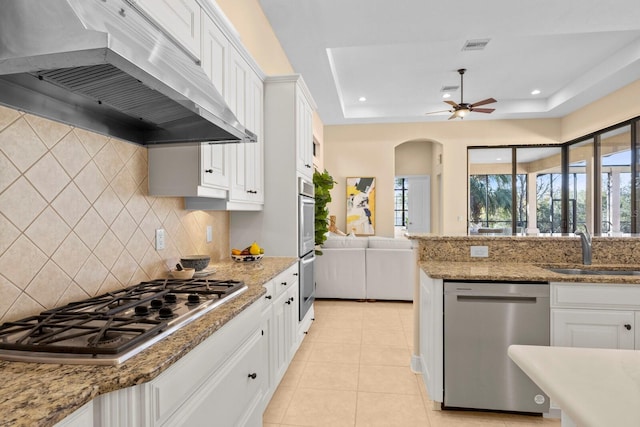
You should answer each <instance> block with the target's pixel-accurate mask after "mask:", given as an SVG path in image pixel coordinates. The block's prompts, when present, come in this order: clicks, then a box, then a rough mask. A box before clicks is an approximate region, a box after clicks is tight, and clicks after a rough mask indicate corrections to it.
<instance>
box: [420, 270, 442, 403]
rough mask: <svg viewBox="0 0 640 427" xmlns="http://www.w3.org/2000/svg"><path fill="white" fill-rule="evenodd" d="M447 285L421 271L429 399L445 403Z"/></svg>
mask: <svg viewBox="0 0 640 427" xmlns="http://www.w3.org/2000/svg"><path fill="white" fill-rule="evenodd" d="M443 292H444V290H443V281H442V279H433V278H431V277H429V276H427V274H425V272H424V271H422V270H420V333H419V337H420V366H418V367H416V366H414V369H418V370H419V371H420V372H421V373H422V377H423V379H424V384H425V386H426V387H427V391H428V392H429V398H430V399H431V400H432V401H434V402H443V401H444V378H443V374H444V360H443V350H444V334H443V319H442V314H443V309H444V307H443Z"/></svg>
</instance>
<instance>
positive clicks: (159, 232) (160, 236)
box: [156, 228, 164, 251]
mask: <svg viewBox="0 0 640 427" xmlns="http://www.w3.org/2000/svg"><path fill="white" fill-rule="evenodd" d="M162 249H164V228H158V229H156V251H160V250H162Z"/></svg>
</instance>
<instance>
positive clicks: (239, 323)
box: [93, 301, 269, 427]
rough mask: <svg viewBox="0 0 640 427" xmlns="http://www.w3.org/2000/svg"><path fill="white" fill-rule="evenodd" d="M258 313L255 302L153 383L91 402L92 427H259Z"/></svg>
mask: <svg viewBox="0 0 640 427" xmlns="http://www.w3.org/2000/svg"><path fill="white" fill-rule="evenodd" d="M263 309H264V303H263V301H256V302H255V303H253V304H252V305H251V306H249V307H248V308H246V309H245V310H244V311H242V312H241V313H240V314H238V315H237V316H236V317H235V318H233V319H232V320H230V321H229V322H228V323H227V324H225V325H224V326H223V327H222V328H220V330H218V331H216V332H215V333H214V334H213V335H211V336H210V337H209V338H207V339H206V340H205V341H203V342H202V343H201V344H199V345H198V346H197V347H196V348H194V349H193V350H191V351H190V352H189V353H188V354H186V355H185V356H183V357H182V358H181V359H180V360H179V361H177V362H176V363H175V364H173V365H172V366H171V367H170V368H169V369H167V370H166V371H165V372H163V373H162V374H161V375H160V376H158V377H157V378H155V379H154V380H152V381H150V382H148V383H143V384H140V385H137V386H134V387H128V388H125V389H121V390H117V391H114V392H111V393H108V394H105V395H101V396H99V397H98V398H96V399H94V401H93V406H94V417H93V420H94V426H95V427H125V426H126V427H134V426H148V427H155V426H179V425H212V424H211V422H212V420H215V425H233V426H244V425H247V426H257V425H260V424H256V423H255V421H256V420H259V419H261V415H262V412H263V411H264V401H265V399H264V393H266V392H267V386H268V384H267V378H268V374H269V372H268V370H269V364H268V360H267V358H265V354H266V352H267V351H268V343H267V338H265V335H263V333H262V319H261V313H262V311H263ZM158 345H162V344H158ZM254 374H255V375H254ZM218 422H220V423H219V424H218Z"/></svg>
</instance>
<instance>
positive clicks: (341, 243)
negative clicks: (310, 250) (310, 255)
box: [322, 236, 369, 248]
mask: <svg viewBox="0 0 640 427" xmlns="http://www.w3.org/2000/svg"><path fill="white" fill-rule="evenodd" d="M368 243H369V240H368V239H367V238H366V237H352V236H329V238H328V239H327V240H325V241H324V243H323V244H322V247H323V248H366V247H367V245H368Z"/></svg>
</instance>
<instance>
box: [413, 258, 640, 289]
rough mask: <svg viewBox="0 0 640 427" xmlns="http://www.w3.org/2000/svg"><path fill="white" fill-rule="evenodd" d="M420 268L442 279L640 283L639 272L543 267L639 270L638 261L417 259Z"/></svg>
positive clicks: (432, 276)
mask: <svg viewBox="0 0 640 427" xmlns="http://www.w3.org/2000/svg"><path fill="white" fill-rule="evenodd" d="M419 264H420V268H421V269H422V270H423V271H424V272H425V273H427V274H428V275H429V277H431V278H434V279H445V280H501V281H508V280H518V281H541V282H571V283H615V284H640V275H639V276H619V275H592V274H580V275H570V274H561V273H555V272H553V271H549V270H547V268H545V267H553V268H584V269H591V270H625V269H633V270H638V271H640V266H638V265H627V264H625V265H622V264H615V265H612V264H608V265H604V264H602V265H578V264H528V263H524V262H511V263H500V262H464V261H420V263H419Z"/></svg>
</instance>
